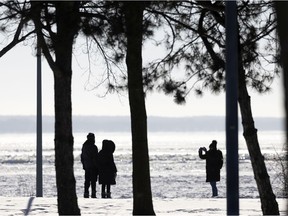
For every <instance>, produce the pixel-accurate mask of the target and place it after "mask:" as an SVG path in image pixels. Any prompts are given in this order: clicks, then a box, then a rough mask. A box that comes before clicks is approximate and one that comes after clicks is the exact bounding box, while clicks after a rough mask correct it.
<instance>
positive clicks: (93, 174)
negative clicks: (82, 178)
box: [91, 172, 97, 198]
mask: <svg viewBox="0 0 288 216" xmlns="http://www.w3.org/2000/svg"><path fill="white" fill-rule="evenodd" d="M96 180H97V175H96V173H95V172H93V173H92V178H91V189H92V195H91V197H92V198H96Z"/></svg>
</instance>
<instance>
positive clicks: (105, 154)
mask: <svg viewBox="0 0 288 216" xmlns="http://www.w3.org/2000/svg"><path fill="white" fill-rule="evenodd" d="M114 151H115V144H114V142H113V141H111V140H103V142H102V149H101V150H100V151H99V154H98V161H99V163H98V164H99V184H109V185H115V184H116V180H115V178H116V173H117V168H116V165H115V163H114V157H113V152H114Z"/></svg>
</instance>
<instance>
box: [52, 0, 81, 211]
mask: <svg viewBox="0 0 288 216" xmlns="http://www.w3.org/2000/svg"><path fill="white" fill-rule="evenodd" d="M56 5H57V6H56V22H57V40H56V43H55V44H56V45H55V58H56V59H55V62H56V65H57V68H59V69H60V70H59V71H54V82H55V86H54V88H55V154H56V155H55V165H56V182H57V192H58V213H59V214H60V215H62V214H72V215H79V214H80V209H79V207H78V203H77V195H76V188H75V187H76V181H75V177H74V170H73V165H74V157H73V144H74V141H73V135H72V100H71V79H72V49H73V43H74V38H75V36H76V34H77V33H78V16H79V14H78V10H79V6H78V3H77V2H59V3H56Z"/></svg>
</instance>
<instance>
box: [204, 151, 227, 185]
mask: <svg viewBox="0 0 288 216" xmlns="http://www.w3.org/2000/svg"><path fill="white" fill-rule="evenodd" d="M204 152H205V151H204ZM199 157H200V158H201V159H206V182H212V181H220V170H221V168H222V166H223V155H222V152H221V151H220V150H217V149H213V150H212V149H210V150H209V151H207V152H206V154H203V151H202V150H199Z"/></svg>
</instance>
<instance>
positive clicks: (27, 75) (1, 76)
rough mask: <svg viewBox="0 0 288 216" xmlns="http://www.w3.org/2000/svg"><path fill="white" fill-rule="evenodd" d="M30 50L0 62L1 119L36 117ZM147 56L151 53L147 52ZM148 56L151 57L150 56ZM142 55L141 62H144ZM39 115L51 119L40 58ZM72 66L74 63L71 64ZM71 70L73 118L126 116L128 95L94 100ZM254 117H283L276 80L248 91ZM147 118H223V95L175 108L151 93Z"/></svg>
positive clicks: (49, 87)
mask: <svg viewBox="0 0 288 216" xmlns="http://www.w3.org/2000/svg"><path fill="white" fill-rule="evenodd" d="M32 52H33V50H32V48H31V47H30V46H23V45H18V46H17V47H16V48H14V49H13V50H12V51H10V52H9V53H7V54H6V55H5V56H3V57H2V58H0V68H1V72H0V92H1V93H0V101H1V108H0V115H36V57H34V56H33V55H32ZM146 52H147V54H145V55H148V56H149V55H150V54H152V52H154V50H153V49H152V50H151V51H149V50H146ZM150 52H151V53H150ZM145 55H144V54H143V61H145ZM42 60H43V61H42V74H43V75H42V80H43V81H42V93H43V95H42V105H43V108H42V113H43V115H54V100H53V95H54V89H53V73H52V71H51V70H50V68H49V66H48V64H47V63H46V61H45V59H44V58H43V57H42ZM74 62H75V61H74ZM74 65H75V66H74V68H73V81H72V82H73V84H72V85H73V86H72V105H73V107H72V112H73V115H100V116H101V115H110V116H114V115H129V102H128V96H127V94H124V95H123V96H119V95H116V94H113V95H107V96H106V97H105V98H101V97H99V96H97V90H94V91H87V90H85V82H87V72H86V73H85V71H83V68H82V69H81V68H80V67H79V66H77V64H76V63H75V64H74ZM249 94H250V96H251V100H252V101H251V103H252V112H253V115H254V117H260V116H265V117H282V116H284V109H283V94H282V81H281V80H280V79H276V80H275V81H274V84H273V90H272V92H270V93H266V94H264V95H259V94H258V93H255V92H251V90H249ZM146 110H147V115H148V116H175V117H178V116H182V117H183V116H207V115H208V116H209V115H220V116H224V115H225V94H224V93H222V94H220V95H218V96H217V95H211V94H209V93H208V92H206V93H205V94H204V96H203V97H197V96H195V95H194V94H191V95H190V96H189V97H188V99H187V103H186V104H185V105H176V104H175V103H174V102H173V97H171V96H166V95H164V94H159V93H152V94H148V95H147V98H146Z"/></svg>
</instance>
